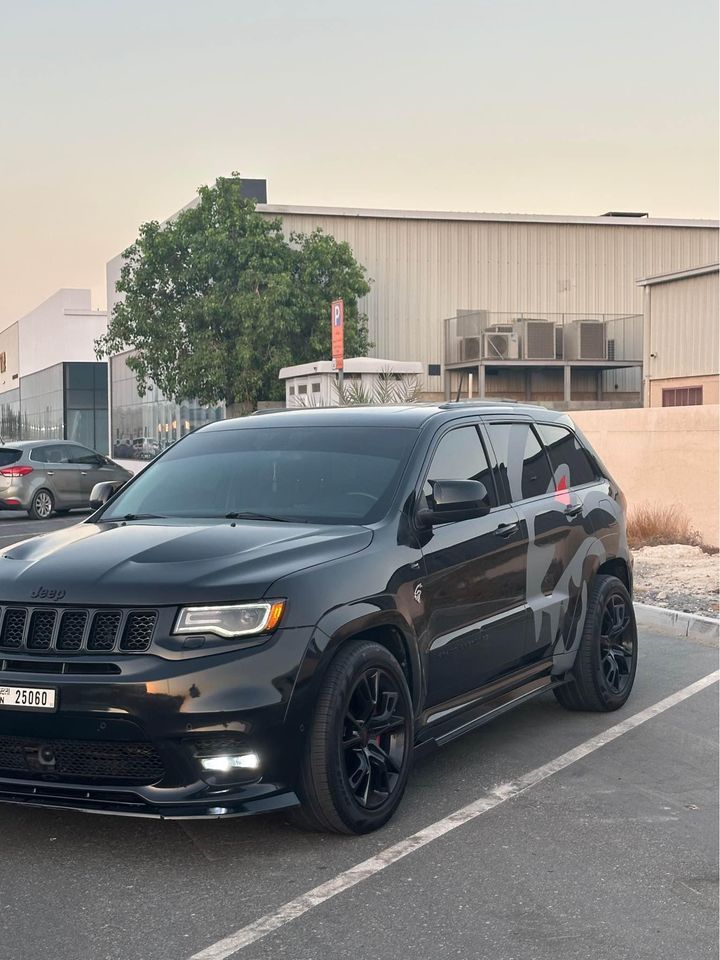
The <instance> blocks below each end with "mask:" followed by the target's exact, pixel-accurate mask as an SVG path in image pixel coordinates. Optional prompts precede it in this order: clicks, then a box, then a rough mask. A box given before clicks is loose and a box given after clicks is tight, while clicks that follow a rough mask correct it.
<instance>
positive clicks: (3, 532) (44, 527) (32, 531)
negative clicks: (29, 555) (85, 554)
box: [0, 510, 90, 550]
mask: <svg viewBox="0 0 720 960" xmlns="http://www.w3.org/2000/svg"><path fill="white" fill-rule="evenodd" d="M89 513H90V511H89V510H72V511H71V512H70V513H69V514H67V515H66V516H63V517H56V516H54V517H50V519H49V520H31V519H30V518H29V517H28V515H27V514H26V513H25V512H24V511H20V510H17V511H16V510H0V550H2V548H3V547H8V546H10V544H12V543H19V542H20V541H21V540H29V539H30V538H31V537H38V536H40V535H41V534H43V533H51V532H52V531H53V530H62V528H63V527H70V526H72V525H73V524H74V523H79V522H80V521H81V520H84V519H85V517H87V516H88V515H89Z"/></svg>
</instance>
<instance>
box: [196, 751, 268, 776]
mask: <svg viewBox="0 0 720 960" xmlns="http://www.w3.org/2000/svg"><path fill="white" fill-rule="evenodd" d="M200 766H201V767H202V768H203V770H211V771H213V772H214V773H228V772H229V771H230V770H257V769H258V768H259V766H260V757H259V756H258V755H257V754H256V753H241V754H239V755H237V756H222V757H203V758H202V759H201V760H200Z"/></svg>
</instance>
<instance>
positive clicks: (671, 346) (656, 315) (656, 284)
mask: <svg viewBox="0 0 720 960" xmlns="http://www.w3.org/2000/svg"><path fill="white" fill-rule="evenodd" d="M696 266H697V265H696ZM718 281H719V273H718V268H717V266H715V267H710V268H708V269H707V270H706V272H704V273H698V274H696V275H690V276H684V277H683V276H681V277H668V278H662V277H657V278H650V279H649V280H646V281H642V284H641V285H642V286H644V288H645V308H644V314H645V323H644V328H645V377H646V382H645V402H646V404H647V405H648V406H661V405H662V391H663V387H664V388H666V389H667V388H670V387H687V386H690V387H694V386H702V387H703V403H710V404H713V403H718V375H719V374H720V284H719V282H718Z"/></svg>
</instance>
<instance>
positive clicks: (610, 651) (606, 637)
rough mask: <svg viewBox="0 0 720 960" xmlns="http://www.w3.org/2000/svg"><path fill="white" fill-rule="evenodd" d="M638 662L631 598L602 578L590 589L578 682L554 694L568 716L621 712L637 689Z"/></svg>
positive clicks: (575, 668)
mask: <svg viewBox="0 0 720 960" xmlns="http://www.w3.org/2000/svg"><path fill="white" fill-rule="evenodd" d="M603 631H604V632H603ZM637 656H638V642H637V625H636V623H635V613H634V611H633V605H632V599H631V598H630V594H629V593H628V591H627V588H626V587H625V584H624V583H623V582H622V581H621V580H618V578H617V577H610V576H605V575H603V574H600V575H599V576H597V577H595V579H594V580H593V581H592V584H591V586H590V596H589V598H588V611H587V617H586V618H585V626H584V628H583V633H582V637H581V639H580V646H579V648H578V652H577V656H576V658H575V664H574V665H573V669H572V671H571V678H572V679H571V680H570V682H569V683H567V684H564V685H563V686H560V687H555V690H554V693H555V696H556V698H557V700H558V702H559V703H561V704H562V706H563V707H565V708H566V709H567V710H592V711H595V712H603V711H611V710H618V709H619V708H620V707H622V706H623V704H624V703H625V701H626V700H627V698H628V697H629V696H630V692H631V690H632V688H633V683H634V682H635V673H636V670H637Z"/></svg>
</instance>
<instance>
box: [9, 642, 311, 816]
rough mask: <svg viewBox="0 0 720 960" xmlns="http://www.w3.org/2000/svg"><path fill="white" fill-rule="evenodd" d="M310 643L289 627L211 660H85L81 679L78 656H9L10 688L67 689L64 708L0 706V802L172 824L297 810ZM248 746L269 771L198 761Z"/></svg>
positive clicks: (130, 657) (128, 657) (62, 693)
mask: <svg viewBox="0 0 720 960" xmlns="http://www.w3.org/2000/svg"><path fill="white" fill-rule="evenodd" d="M311 639H312V630H311V629H285V630H279V631H277V633H276V634H274V635H273V636H272V637H271V638H270V639H269V640H268V641H267V643H265V644H263V645H262V646H256V647H253V648H250V649H247V650H242V651H234V652H231V653H219V654H214V655H211V656H205V657H193V658H189V659H176V660H168V659H164V658H162V657H158V656H154V655H149V654H131V655H119V656H112V657H110V656H108V657H107V658H106V657H102V658H98V657H97V656H92V657H87V656H86V657H75V658H72V661H71V662H72V669H73V672H72V673H71V674H68V673H67V672H64V671H65V664H66V663H67V662H68V660H69V659H70V658H65V660H63V659H62V658H60V657H58V656H57V655H55V656H52V657H49V656H42V655H37V656H35V657H33V658H32V659H29V658H28V657H27V656H26V657H25V659H24V660H22V661H13V660H8V659H6V660H2V659H1V658H2V657H3V656H7V654H3V653H2V652H0V668H2V669H0V686H2V685H3V684H6V685H9V686H10V685H14V686H34V687H54V688H55V689H56V690H57V692H58V709H57V711H56V712H54V713H42V712H39V711H24V710H12V709H0V802H7V803H19V804H26V805H33V806H46V807H55V808H64V809H75V810H83V811H89V812H98V813H119V814H127V815H133V816H149V817H160V818H171V819H184V818H190V817H225V816H243V815H247V814H251V813H260V812H268V811H271V810H277V809H281V808H283V807H288V806H293V805H295V804H297V802H298V800H297V796H296V794H295V789H294V785H295V782H296V775H297V759H298V756H299V755H300V746H301V743H302V737H303V733H304V729H305V728H306V721H307V718H305V717H304V716H303V715H302V712H301V711H300V712H299V711H298V709H297V706H295V707H294V709H293V710H290V702H291V697H292V695H293V691H294V689H295V686H296V680H297V678H298V675H299V672H300V669H301V665H302V663H303V658H304V655H305V651H306V649H307V647H308V644H309V643H310V641H311ZM58 668H59V669H58ZM101 669H102V670H113V671H116V672H114V673H112V674H108V675H105V674H100V673H98V671H99V670H101ZM83 670H87V671H93V672H88V674H87V675H85V674H83V673H82V672H81V671H83ZM53 671H55V672H53ZM75 671H77V672H75ZM118 671H119V672H118ZM303 699H306V698H303V697H300V700H301V701H302V700H303ZM244 751H253V752H255V753H257V754H258V756H259V757H260V768H259V770H257V771H248V770H240V771H234V772H233V773H230V774H222V773H210V772H207V771H204V770H203V769H202V767H201V765H200V762H199V756H211V755H215V754H216V753H217V754H225V753H228V752H244ZM48 758H49V759H48Z"/></svg>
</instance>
